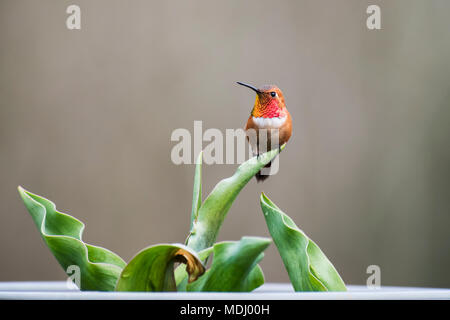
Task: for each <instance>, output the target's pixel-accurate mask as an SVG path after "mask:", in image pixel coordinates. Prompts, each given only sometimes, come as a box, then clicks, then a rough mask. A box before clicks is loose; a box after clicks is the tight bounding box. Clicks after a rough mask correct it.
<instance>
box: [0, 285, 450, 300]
mask: <svg viewBox="0 0 450 320" xmlns="http://www.w3.org/2000/svg"><path fill="white" fill-rule="evenodd" d="M347 287H348V291H347V292H294V290H293V289H292V286H291V285H290V284H285V283H267V284H264V285H263V286H262V287H260V288H258V289H257V290H255V291H254V292H250V293H247V292H246V293H234V292H209V293H206V292H98V291H79V290H77V289H69V288H68V287H67V285H66V282H63V281H50V282H0V299H45V300H59V299H70V300H79V299H81V300H91V299H92V300H122V299H132V300H197V299H198V300H301V299H306V300H308V299H309V300H310V299H319V300H320V299H325V300H347V299H358V300H360V299H377V300H378V299H448V300H450V289H431V288H412V287H381V288H380V289H368V288H367V287H364V286H347Z"/></svg>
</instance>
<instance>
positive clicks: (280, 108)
mask: <svg viewBox="0 0 450 320" xmlns="http://www.w3.org/2000/svg"><path fill="white" fill-rule="evenodd" d="M237 84H240V85H241V86H244V87H247V88H250V89H252V90H253V91H255V92H256V100H255V105H254V106H253V109H252V112H251V113H250V117H249V118H248V120H247V124H246V125H245V132H247V140H248V142H249V143H250V145H251V148H252V152H253V153H254V154H256V156H259V154H260V153H262V152H266V151H270V150H272V149H274V148H276V147H278V148H280V147H281V146H282V145H283V144H285V143H286V142H288V140H289V138H290V137H291V135H292V118H291V115H290V114H289V111H288V110H287V108H286V103H285V102H284V96H283V93H282V92H281V90H280V89H279V88H278V87H277V86H275V85H264V86H262V87H261V88H259V89H258V88H255V87H254V86H251V85H249V84H246V83H243V82H237ZM249 129H253V130H255V133H256V139H251V137H250V136H249V134H248V132H249ZM260 129H266V130H267V131H266V132H267V133H266V134H267V137H266V139H261V141H260V133H259V130H260ZM271 137H272V138H273V137H276V138H278V143H271ZM262 143H265V144H266V145H265V146H264V145H261V144H262ZM272 145H273V146H272ZM270 166H271V162H269V163H268V164H267V165H266V166H265V168H270ZM268 177H269V175H263V174H262V173H261V171H259V172H258V173H257V174H256V175H255V178H256V181H258V182H260V181H264V180H265V179H267V178H268Z"/></svg>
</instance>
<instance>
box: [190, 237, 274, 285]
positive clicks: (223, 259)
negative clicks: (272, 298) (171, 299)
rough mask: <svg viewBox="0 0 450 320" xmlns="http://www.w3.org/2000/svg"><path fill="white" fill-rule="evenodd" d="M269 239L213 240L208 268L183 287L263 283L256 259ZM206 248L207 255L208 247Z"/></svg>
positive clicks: (268, 242)
mask: <svg viewBox="0 0 450 320" xmlns="http://www.w3.org/2000/svg"><path fill="white" fill-rule="evenodd" d="M270 243H271V240H270V239H268V238H260V237H243V238H242V239H241V240H240V241H225V242H219V243H216V244H214V247H213V261H212V265H211V268H210V269H208V270H207V271H206V272H205V274H204V275H203V276H201V277H200V278H198V280H197V281H194V282H191V283H189V284H187V287H186V288H185V290H186V291H222V292H224V291H232V292H249V291H253V290H254V289H256V288H258V287H259V286H261V285H262V284H263V283H264V275H263V273H262V270H261V268H260V267H259V265H258V262H259V261H261V259H262V258H263V256H264V253H263V251H264V250H265V249H266V248H267V247H268V246H269V244H270ZM208 250H209V252H208V255H209V254H210V253H211V252H210V251H211V250H210V249H208ZM203 258H205V256H203Z"/></svg>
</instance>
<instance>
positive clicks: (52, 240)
mask: <svg viewBox="0 0 450 320" xmlns="http://www.w3.org/2000/svg"><path fill="white" fill-rule="evenodd" d="M18 190H19V194H20V196H21V198H22V200H23V202H24V204H25V206H26V208H27V209H28V212H29V213H30V215H31V217H32V219H33V221H34V223H35V224H36V226H37V228H38V230H39V232H40V233H41V236H42V238H43V240H44V242H45V243H46V244H47V246H48V248H49V249H50V251H51V252H52V253H53V255H54V256H55V258H56V260H58V262H59V263H60V265H61V266H62V267H63V269H64V270H65V271H67V270H68V268H69V267H70V266H77V267H79V270H80V278H79V279H80V289H81V290H97V291H111V290H114V287H115V286H116V282H117V279H118V278H119V275H120V273H121V271H122V269H123V267H125V265H126V263H125V262H124V261H123V260H122V258H120V257H119V256H118V255H116V254H115V253H113V252H111V251H109V250H107V249H104V248H101V247H96V246H93V245H89V244H86V243H84V242H83V240H82V239H81V236H82V233H83V230H84V224H83V223H82V222H81V221H79V220H77V219H75V218H74V217H72V216H70V215H67V214H65V213H62V212H59V211H57V210H56V206H55V204H54V203H53V202H51V201H49V200H47V199H45V198H43V197H41V196H38V195H36V194H33V193H31V192H28V191H26V190H25V189H23V188H22V187H18Z"/></svg>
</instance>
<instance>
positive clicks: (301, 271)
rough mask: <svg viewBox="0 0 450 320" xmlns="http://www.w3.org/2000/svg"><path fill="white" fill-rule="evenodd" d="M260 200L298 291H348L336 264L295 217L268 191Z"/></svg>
mask: <svg viewBox="0 0 450 320" xmlns="http://www.w3.org/2000/svg"><path fill="white" fill-rule="evenodd" d="M260 203H261V208H262V211H263V213H264V217H265V219H266V223H267V227H268V229H269V232H270V235H271V236H272V239H273V241H274V242H275V245H276V247H277V249H278V251H279V253H280V255H281V258H282V260H283V263H284V265H285V267H286V270H287V272H288V275H289V278H290V280H291V283H292V285H293V287H294V289H295V291H346V290H347V289H346V287H345V284H344V282H343V281H342V279H341V277H340V276H339V274H338V272H337V271H336V269H335V268H334V266H333V265H332V264H331V262H330V261H329V260H328V258H327V257H326V256H325V254H324V253H323V252H322V251H321V250H320V248H319V247H318V246H317V245H316V244H315V243H314V242H313V241H312V240H311V239H309V238H308V237H307V236H306V235H305V233H304V232H303V231H301V230H300V229H299V228H298V227H297V226H296V225H295V223H294V221H293V220H292V219H291V218H290V217H289V216H287V215H286V214H285V213H284V212H282V211H281V210H280V208H278V207H277V206H276V205H275V204H274V203H273V202H272V201H270V199H269V198H267V197H266V195H265V194H264V193H263V194H261V199H260Z"/></svg>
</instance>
